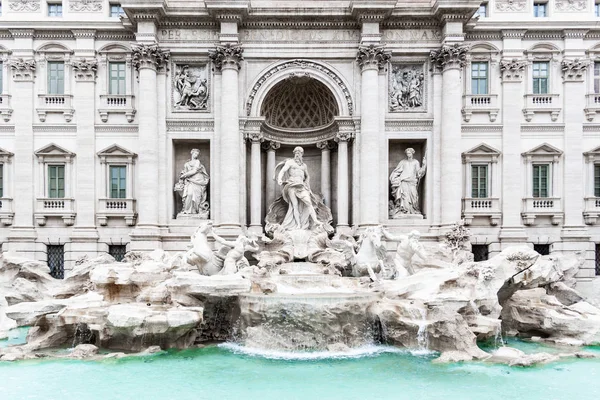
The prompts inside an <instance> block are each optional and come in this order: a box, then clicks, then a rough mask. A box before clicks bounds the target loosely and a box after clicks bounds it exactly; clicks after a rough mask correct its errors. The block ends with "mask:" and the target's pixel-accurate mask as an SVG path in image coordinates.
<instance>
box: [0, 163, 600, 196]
mask: <svg viewBox="0 0 600 400" xmlns="http://www.w3.org/2000/svg"><path fill="white" fill-rule="evenodd" d="M0 197H2V196H0ZM594 197H600V164H595V165H594Z"/></svg>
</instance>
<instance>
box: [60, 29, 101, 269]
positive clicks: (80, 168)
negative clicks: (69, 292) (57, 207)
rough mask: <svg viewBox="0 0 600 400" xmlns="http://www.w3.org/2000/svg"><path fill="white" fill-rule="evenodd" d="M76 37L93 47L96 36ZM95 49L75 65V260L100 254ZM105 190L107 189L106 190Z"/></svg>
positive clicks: (73, 234)
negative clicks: (97, 212) (97, 216)
mask: <svg viewBox="0 0 600 400" xmlns="http://www.w3.org/2000/svg"><path fill="white" fill-rule="evenodd" d="M80 36H82V37H80ZM76 37H77V40H78V42H80V44H82V43H81V42H84V43H83V44H85V43H86V42H91V44H92V45H93V42H94V37H93V34H92V36H91V37H87V36H86V35H78V36H76ZM81 47H83V45H82V46H81ZM86 47H89V46H86ZM78 48H79V46H78ZM84 48H85V47H84ZM91 49H92V50H91V52H88V51H85V52H83V51H78V52H79V53H83V54H82V55H85V56H87V57H88V58H86V57H80V58H78V59H75V60H74V61H73V63H72V67H73V73H74V75H75V91H74V95H75V99H76V101H75V102H74V106H75V115H76V116H77V138H76V150H75V153H76V154H77V171H76V174H75V187H76V188H77V198H76V199H75V208H76V211H77V217H76V219H75V227H74V228H73V232H72V234H71V241H72V242H73V244H72V245H71V252H72V259H75V260H76V259H78V258H80V257H82V256H85V255H87V256H90V257H94V256H96V255H97V253H98V248H97V242H98V232H97V231H96V226H95V225H96V221H95V210H96V180H95V177H96V173H95V170H96V168H95V167H96V133H95V126H94V125H95V124H94V121H95V112H96V105H95V99H96V90H95V89H96V87H95V86H96V71H97V69H98V62H97V61H96V59H95V58H93V54H94V53H93V46H91ZM67 176H70V175H67ZM102 189H103V190H106V189H105V188H102Z"/></svg>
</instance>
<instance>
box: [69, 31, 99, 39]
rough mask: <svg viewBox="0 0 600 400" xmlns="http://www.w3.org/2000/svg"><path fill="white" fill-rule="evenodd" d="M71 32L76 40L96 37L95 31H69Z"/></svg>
mask: <svg viewBox="0 0 600 400" xmlns="http://www.w3.org/2000/svg"><path fill="white" fill-rule="evenodd" d="M71 32H72V33H73V36H75V37H76V38H88V39H93V38H95V37H96V30H95V29H73V30H71Z"/></svg>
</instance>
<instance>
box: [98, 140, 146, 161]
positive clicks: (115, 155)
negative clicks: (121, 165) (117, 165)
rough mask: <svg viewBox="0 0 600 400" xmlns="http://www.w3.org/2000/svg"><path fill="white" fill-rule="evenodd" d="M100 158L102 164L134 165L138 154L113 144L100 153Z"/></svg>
mask: <svg viewBox="0 0 600 400" xmlns="http://www.w3.org/2000/svg"><path fill="white" fill-rule="evenodd" d="M98 157H100V162H102V163H106V162H127V163H132V162H133V160H134V159H135V158H136V157H137V154H135V153H133V152H131V151H129V150H127V149H126V148H124V147H121V146H119V145H117V144H113V145H111V146H109V147H107V148H105V149H104V150H100V151H99V152H98Z"/></svg>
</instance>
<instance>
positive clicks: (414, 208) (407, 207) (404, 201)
mask: <svg viewBox="0 0 600 400" xmlns="http://www.w3.org/2000/svg"><path fill="white" fill-rule="evenodd" d="M414 154H415V150H414V149H412V148H410V147H409V148H408V149H406V156H407V158H406V159H404V160H402V161H400V162H399V163H398V166H396V168H394V170H393V171H392V173H391V174H390V184H391V187H392V197H393V198H394V200H393V201H392V202H391V204H390V217H392V218H395V217H397V216H399V215H401V214H421V211H420V209H419V191H418V189H419V182H420V181H421V178H422V177H423V176H424V175H425V171H426V162H427V159H426V158H425V157H423V166H422V167H421V165H420V164H419V161H418V160H415V159H414V158H413V155H414Z"/></svg>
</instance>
